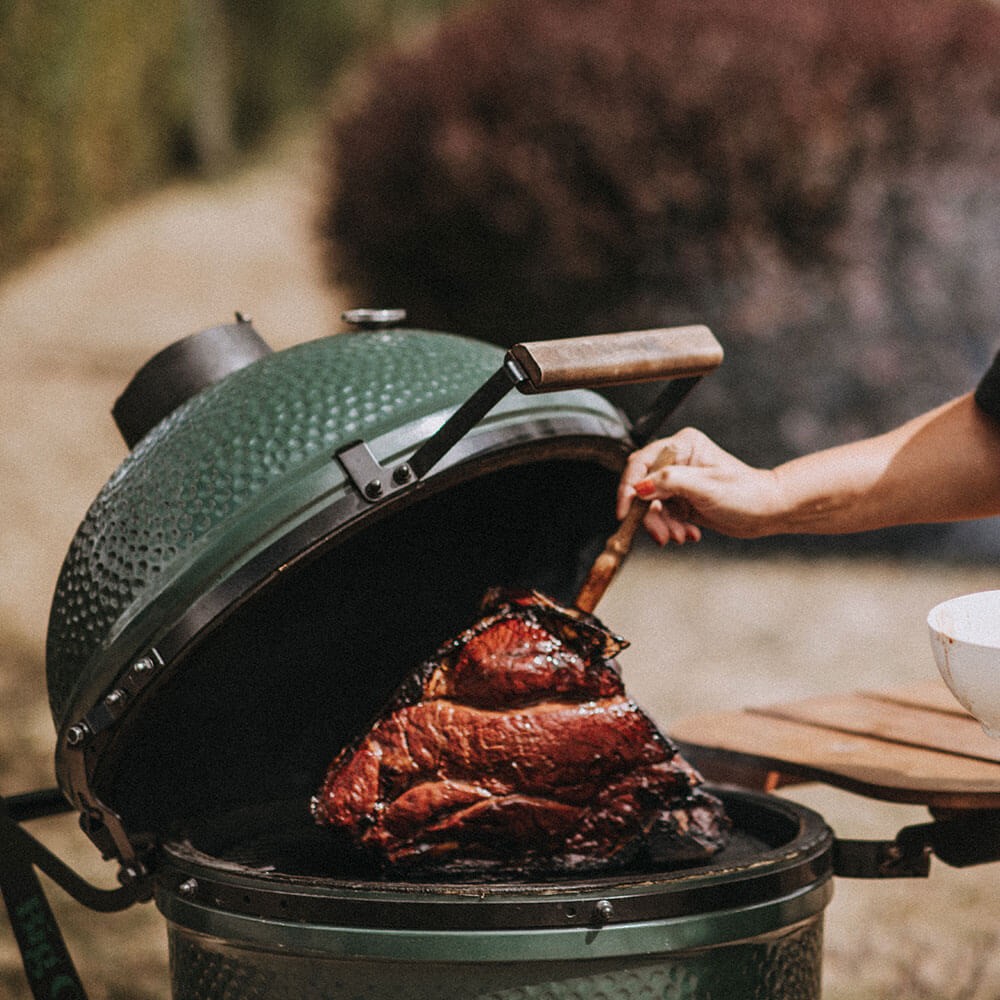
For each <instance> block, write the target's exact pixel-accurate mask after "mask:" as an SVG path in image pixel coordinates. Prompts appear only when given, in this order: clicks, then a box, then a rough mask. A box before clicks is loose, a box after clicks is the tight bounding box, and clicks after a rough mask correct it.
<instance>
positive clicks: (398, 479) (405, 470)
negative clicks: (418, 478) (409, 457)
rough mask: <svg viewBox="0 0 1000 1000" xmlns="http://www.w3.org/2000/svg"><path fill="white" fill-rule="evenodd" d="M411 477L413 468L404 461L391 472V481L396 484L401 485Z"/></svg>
mask: <svg viewBox="0 0 1000 1000" xmlns="http://www.w3.org/2000/svg"><path fill="white" fill-rule="evenodd" d="M412 478H413V470H412V469H411V468H410V467H409V466H408V465H407V464H406V463H405V462H404V463H403V464H402V465H401V466H399V468H398V469H396V471H395V472H394V473H393V474H392V481H393V482H394V483H395V484H396V485H397V486H402V485H403V483H408V482H409V481H410V480H411V479H412Z"/></svg>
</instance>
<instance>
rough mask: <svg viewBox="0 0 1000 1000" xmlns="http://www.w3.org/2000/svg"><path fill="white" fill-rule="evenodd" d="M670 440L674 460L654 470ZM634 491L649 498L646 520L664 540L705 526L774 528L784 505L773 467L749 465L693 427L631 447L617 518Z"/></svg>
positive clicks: (750, 534) (743, 532) (688, 537)
mask: <svg viewBox="0 0 1000 1000" xmlns="http://www.w3.org/2000/svg"><path fill="white" fill-rule="evenodd" d="M666 446H669V447H670V448H671V449H672V450H673V452H674V454H675V456H676V459H675V462H676V464H673V465H668V466H666V467H665V468H663V469H660V470H659V471H656V472H651V471H650V469H651V466H652V465H653V462H654V461H655V460H656V457H657V456H658V455H659V454H660V452H661V451H662V450H663V448H664V447H666ZM635 497H639V498H640V499H641V500H649V501H651V503H650V509H649V512H648V513H647V514H646V517H645V519H644V521H643V524H644V525H645V528H646V530H647V531H648V532H649V534H650V535H651V536H652V538H653V539H654V540H655V541H657V542H658V543H659V544H660V545H666V544H667V543H668V542H675V543H676V544H678V545H683V544H684V543H685V542H688V541H698V540H700V538H701V528H703V527H704V528H710V529H712V530H713V531H718V532H720V533H721V534H724V535H730V536H732V537H734V538H757V537H760V536H762V535H766V534H771V533H773V532H774V531H775V530H776V529H775V527H774V525H773V524H772V520H773V518H774V516H775V514H776V512H778V511H779V510H780V508H781V489H780V484H779V482H778V480H777V477H776V476H775V475H774V473H773V472H771V471H768V470H764V469H755V468H753V467H752V466H749V465H746V464H745V463H744V462H741V461H740V460H739V459H737V458H735V457H734V456H733V455H730V454H729V452H727V451H724V450H723V449H722V448H720V447H719V446H718V445H717V444H716V443H715V442H714V441H712V440H711V439H710V438H709V437H707V436H706V435H704V434H703V433H702V432H701V431H698V430H695V429H694V428H691V427H688V428H685V429H684V430H682V431H679V432H678V433H677V434H675V435H673V436H672V437H669V438H664V439H661V440H659V441H654V442H652V443H650V444H648V445H646V446H645V447H643V448H641V449H639V450H638V451H636V452H633V454H632V455H631V456H630V457H629V460H628V464H627V465H626V467H625V471H624V472H623V474H622V478H621V482H620V483H619V486H618V501H617V514H618V517H619V518H622V517H624V516H625V514H626V513H627V512H628V509H629V507H630V506H631V504H632V500H633V499H634V498H635Z"/></svg>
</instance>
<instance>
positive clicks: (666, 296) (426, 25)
mask: <svg viewBox="0 0 1000 1000" xmlns="http://www.w3.org/2000/svg"><path fill="white" fill-rule="evenodd" d="M998 51H1000V6H998V5H997V4H996V3H995V2H993V0H934V2H930V0H892V2H890V0H867V2H865V3H860V2H858V3H855V2H853V0H530V2H529V0H506V2H503V3H491V2H471V0H464V2H461V0H372V2H369V3H365V4H356V3H349V2H347V0H328V2H324V3H318V2H315V0H285V2H283V3H281V4H278V3H275V2H270V0H262V2H260V3H255V4H240V3H237V2H235V0H161V2H157V3H155V4H139V3H137V2H133V0H115V2H112V0H91V2H90V3H88V4H83V5H76V6H70V7H67V6H66V5H54V4H44V3H36V2H29V0H6V2H3V3H0V338H2V340H0V349H2V352H3V364H2V366H0V379H2V386H0V388H2V394H0V412H2V414H3V435H2V440H0V491H2V493H0V501H2V509H3V511H4V524H3V529H2V544H0V569H2V574H0V706H2V708H0V711H2V720H3V726H2V731H0V791H2V792H3V793H5V794H13V793H16V792H19V791H24V790H27V789H29V788H35V787H41V786H47V785H51V784H52V781H53V778H52V773H51V772H52V765H51V757H52V747H53V742H54V733H53V731H52V723H51V720H50V718H49V714H48V709H47V705H46V696H45V685H44V665H43V664H44V636H45V629H46V621H47V614H48V603H49V600H50V598H51V593H52V588H53V586H54V582H55V579H56V576H57V574H58V571H59V566H60V564H61V561H62V557H63V555H64V553H65V550H66V548H67V546H68V544H69V541H70V539H71V538H72V535H73V533H74V531H75V528H76V525H77V523H78V522H79V520H80V519H81V517H82V516H83V514H84V512H85V511H86V508H87V506H88V505H89V503H90V501H91V499H92V498H93V497H94V496H95V494H96V493H97V491H98V490H99V489H100V487H101V486H102V484H103V483H104V482H105V481H106V480H107V478H108V477H109V475H110V474H111V473H112V471H113V470H114V468H115V467H116V465H117V464H118V463H119V462H120V461H121V459H122V458H123V457H124V454H125V448H124V445H123V444H122V443H121V442H120V440H119V439H118V438H117V435H116V432H115V430H114V428H113V424H112V423H111V419H110V416H109V411H110V407H111V405H112V404H113V402H114V399H115V398H116V396H117V394H118V393H119V392H120V391H121V390H122V388H124V386H125V384H126V383H127V381H128V379H129V378H130V377H131V375H132V373H133V372H134V371H135V370H136V369H137V368H138V367H139V366H140V365H141V364H142V363H143V362H144V361H145V360H146V359H147V358H148V357H150V356H151V355H152V354H153V353H155V352H156V351H157V350H159V349H160V348H162V347H164V346H166V344H168V343H170V342H172V341H173V340H175V339H177V338H179V337H181V336H184V335H185V334H187V333H190V332H193V331H195V330H197V329H202V328H204V327H208V326H212V325H216V324H217V323H222V322H227V321H228V320H229V319H230V318H231V316H232V314H233V312H234V311H235V310H237V309H239V310H242V311H243V312H245V313H247V314H248V315H252V316H253V318H254V322H255V326H256V327H257V328H258V330H260V332H261V333H262V335H263V336H264V337H265V339H267V340H268V341H269V342H270V343H271V344H272V345H273V346H274V347H276V348H279V347H282V346H287V345H290V344H293V343H297V342H300V341H302V340H307V339H311V338H313V337H319V336H325V335H327V334H330V333H334V332H337V331H338V330H339V329H340V328H341V325H340V321H339V314H340V312H341V310H342V309H344V308H347V307H350V306H357V305H378V306H402V307H405V308H406V309H407V310H408V311H409V314H410V317H411V320H412V321H413V323H414V324H415V325H425V326H428V327H430V328H433V329H442V330H449V331H454V332H458V333H464V334H468V335H472V336H476V337H482V338H486V339H489V340H492V341H495V342H497V343H504V344H507V343H513V342H515V341H518V340H526V339H537V338H542V337H550V336H553V337H559V336H568V335H576V334H585V333H595V332H601V331H608V330H615V329H629V328H637V327H641V326H654V325H656V326H659V325H671V324H674V323H686V322H704V323H707V324H708V325H709V326H711V327H712V329H713V331H714V332H715V333H716V335H717V336H718V338H719V339H720V340H721V341H722V343H723V344H724V346H725V348H726V352H727V357H726V361H725V363H724V365H723V366H722V368H721V369H720V370H719V372H717V373H715V374H714V375H713V376H712V377H711V378H710V379H706V380H705V382H704V383H703V384H702V385H701V386H699V388H698V390H697V392H696V393H695V394H693V395H692V397H691V398H690V399H689V400H688V401H687V402H686V403H685V405H684V408H683V410H682V411H681V413H680V414H678V418H679V419H681V420H683V422H685V423H694V424H697V425H698V426H701V427H702V428H703V429H705V430H707V431H708V432H710V433H711V434H713V435H714V436H715V437H716V438H717V439H718V440H719V441H720V442H721V443H722V444H723V445H725V446H726V447H728V448H730V449H732V450H734V451H736V452H737V453H738V454H740V455H741V457H744V458H746V459H748V460H750V461H753V462H756V463H761V464H765V465H772V464H775V463H777V462H779V461H781V460H783V459H784V458H787V457H789V456H791V455H793V454H798V453H801V452H802V451H805V450H811V449H813V448H817V447H822V446H825V445H828V444H833V443H836V442H838V441H843V440H846V439H849V438H853V437H856V436H859V435H861V434H867V433H873V432H876V431H879V430H883V429H887V428H888V427H890V426H892V425H894V424H896V423H898V422H900V421H901V420H903V419H906V418H907V417H909V416H912V415H913V414H915V413H917V412H920V411H921V410H924V409H926V408H927V407H929V406H932V405H935V404H936V403H939V402H943V401H944V400H946V399H948V398H950V397H951V396H953V395H955V394H957V393H959V392H963V391H966V390H968V389H969V388H971V387H972V386H973V385H974V384H975V381H976V379H977V378H978V377H979V375H980V373H981V372H982V371H983V369H984V368H985V366H986V365H987V364H988V362H989V360H990V358H991V357H992V355H993V353H994V351H995V350H996V349H997V347H998V346H1000V337H998V328H1000V320H998V317H1000V280H998V277H1000V61H998V60H997V58H996V53H997V52H998ZM616 401H617V402H619V403H620V405H622V406H623V407H624V408H625V409H626V410H628V411H629V412H632V413H637V412H639V411H641V409H642V407H643V405H644V402H645V399H644V397H643V395H642V393H640V392H638V391H631V392H626V393H622V394H620V395H619V396H618V397H616ZM998 557H1000V530H998V526H997V523H996V522H995V521H989V522H981V523H977V524H974V525H963V526H959V527H940V526H939V527H926V528H913V529H900V530H896V531H891V532H882V533H876V534H872V535H866V536H858V537H853V538H846V539H845V538H841V539H837V540H834V541H829V540H827V541H824V540H808V539H805V540H803V539H800V540H797V541H796V542H795V543H794V544H791V543H789V542H787V541H778V542H775V543H767V544H765V543H743V544H737V543H728V542H723V541H721V540H718V539H713V540H709V541H708V542H707V543H703V545H702V546H699V547H697V548H695V549H687V550H685V551H684V552H682V553H681V552H674V551H671V552H669V553H660V552H658V551H652V550H651V549H650V548H647V547H645V546H640V548H639V550H638V551H637V552H636V553H635V555H634V557H633V559H632V561H631V562H630V564H629V566H628V567H627V568H626V571H625V574H624V575H623V576H622V578H621V579H620V580H619V581H618V582H617V583H616V585H615V590H614V591H613V593H612V594H611V595H609V597H608V599H607V605H606V607H604V608H602V615H603V616H604V617H605V619H606V620H607V621H609V623H610V624H612V625H613V626H614V627H615V628H616V630H617V631H621V632H623V633H625V634H627V635H628V636H629V637H630V638H631V639H632V640H633V648H632V649H631V650H630V651H629V654H628V656H629V658H628V660H627V661H626V662H625V669H626V680H627V682H628V683H629V685H630V687H631V688H632V690H633V693H635V694H636V696H637V698H638V700H639V701H640V702H641V703H643V704H644V705H645V706H647V707H648V709H649V710H650V711H651V712H652V713H653V714H654V715H655V716H656V717H657V719H658V721H660V722H661V724H662V725H664V726H665V727H666V728H669V723H670V720H671V718H677V717H679V715H680V714H681V713H683V714H693V713H695V712H701V711H705V710H710V709H713V708H718V709H720V710H722V709H728V708H732V707H739V706H740V705H742V704H746V703H749V702H755V701H756V702H761V701H766V700H777V699H779V698H780V699H784V698H787V697H798V696H804V695H808V694H812V693H821V692H823V691H832V690H844V689H851V688H852V687H857V686H866V687H871V686H873V685H885V684H891V683H898V682H905V681H907V680H920V679H926V678H927V677H928V676H930V675H931V674H932V672H933V663H932V661H931V659H930V653H929V650H928V649H927V648H926V636H925V633H924V625H923V617H924V615H925V614H926V611H927V610H928V609H929V608H930V607H931V606H932V605H933V604H936V603H937V602H938V601H940V600H943V599H945V598H946V597H950V596H953V595H954V594H957V593H962V592H966V591H971V590H976V589H985V588H990V587H995V586H996V585H997V576H996V571H995V568H994V567H995V565H996V560H997V558H998ZM665 619H668V620H669V622H670V633H669V637H667V636H665V635H664V621H665ZM691 662H695V663H696V664H697V665H698V669H697V670H696V671H694V672H692V671H691V670H689V669H685V670H683V671H681V670H678V671H672V669H671V668H672V666H674V665H675V664H677V663H686V664H687V663H691ZM692 673H693V674H694V676H692ZM796 794H799V793H798V792H797V793H796ZM801 794H804V795H805V796H806V797H807V798H808V797H809V796H810V795H812V796H813V797H814V798H813V800H812V801H811V802H810V804H813V805H816V807H817V808H819V809H820V811H821V812H823V814H824V815H825V816H826V817H827V819H828V820H829V821H830V822H831V823H832V825H834V826H835V828H836V829H837V830H838V832H839V833H842V834H843V835H845V836H875V837H885V836H891V835H893V834H894V833H895V831H896V829H898V827H899V826H901V825H904V824H905V823H906V822H910V821H916V822H919V821H921V820H922V819H923V818H924V816H922V815H919V810H917V811H916V814H915V813H914V811H913V810H905V809H900V807H892V808H890V807H884V806H882V805H880V804H873V803H870V802H867V801H864V800H860V799H858V798H857V797H842V796H839V795H837V794H836V793H831V792H829V791H828V790H826V791H824V790H819V791H815V790H814V791H808V790H806V791H804V792H802V793H801ZM74 826H75V824H74V822H73V821H72V820H71V819H70V818H60V819H54V820H47V821H45V822H43V823H40V824H37V825H36V827H37V830H36V832H37V833H38V834H39V836H40V837H42V839H45V840H46V842H47V843H49V844H50V845H51V846H53V848H54V849H56V850H57V853H59V854H60V855H61V856H63V857H65V858H67V860H69V861H70V863H71V864H73V865H74V866H76V867H78V868H79V869H80V870H82V871H84V872H85V873H87V874H88V875H89V876H90V877H92V878H93V879H94V880H95V881H102V882H103V883H104V884H107V882H108V879H109V877H112V876H113V873H110V872H108V871H107V870H106V868H107V866H105V865H102V864H101V862H100V861H99V859H96V860H95V859H94V858H93V857H92V855H93V854H94V853H95V852H94V850H93V848H92V847H91V845H90V844H89V842H87V841H85V839H84V838H82V835H80V834H79V832H78V831H76V830H75V828H74ZM33 829H35V828H34V827H33ZM938 867H939V868H940V867H942V866H938ZM998 880H1000V876H998V875H997V873H995V872H994V871H993V870H992V868H987V869H980V870H976V871H975V872H961V873H956V872H952V871H936V872H935V874H934V876H933V877H932V879H931V880H930V881H929V882H928V883H920V884H912V883H911V884H908V885H903V886H897V885H893V886H876V887H872V886H862V885H858V884H850V883H839V884H838V888H837V898H836V899H835V901H834V904H832V906H831V909H830V912H829V920H828V923H829V929H828V944H827V972H826V978H827V992H826V995H827V996H830V997H835V998H838V997H839V998H861V997H872V998H876V997H899V996H908V997H956V998H958V997H962V998H966V1000H969V998H971V1000H978V998H980V997H993V996H997V995H1000V960H998V959H997V958H996V957H995V956H996V954H997V952H998V949H997V948H996V944H997V940H998V936H1000V928H998V927H997V925H996V921H995V916H994V914H993V907H994V900H995V898H996V895H997V891H998V890H1000V885H998V884H997V883H998ZM51 895H52V897H53V902H54V903H55V904H57V906H58V911H57V912H58V913H59V917H60V921H61V923H63V924H64V925H65V929H66V933H67V937H68V938H69V940H70V947H71V950H73V952H74V954H75V956H76V957H77V959H78V962H79V964H80V966H81V969H82V971H83V973H84V976H85V979H86V981H87V984H88V986H89V987H90V989H91V991H92V992H91V995H92V996H93V997H95V998H115V1000H132V998H138V997H163V998H165V997H167V996H168V994H169V985H168V978H167V973H166V955H165V945H164V940H163V938H164V936H163V930H162V921H161V919H160V918H159V917H158V915H157V914H156V913H155V911H154V910H153V908H152V907H149V906H147V907H141V908H136V909H134V910H133V911H129V912H126V913H125V914H121V915H118V916H115V917H99V918H98V917H94V916H93V915H91V914H89V913H87V912H86V911H81V909H80V907H78V906H76V905H75V904H72V903H69V904H66V903H65V901H64V900H63V899H60V898H59V896H60V893H59V890H57V889H55V888H53V889H52V893H51ZM873 926H874V928H875V929H874V930H872V929H871V928H872V927H873ZM942 927H944V928H946V929H945V930H943V931H942V929H941V928H942ZM863 928H866V929H863ZM18 963H19V960H18V957H17V954H16V951H15V949H14V946H13V941H12V938H11V935H10V933H9V930H8V928H7V926H6V924H0V994H2V995H3V996H10V997H12V998H15V1000H21V998H22V997H27V996H28V995H29V994H28V992H27V988H26V986H25V985H24V981H23V973H22V972H21V970H20V968H19V964H18Z"/></svg>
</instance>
